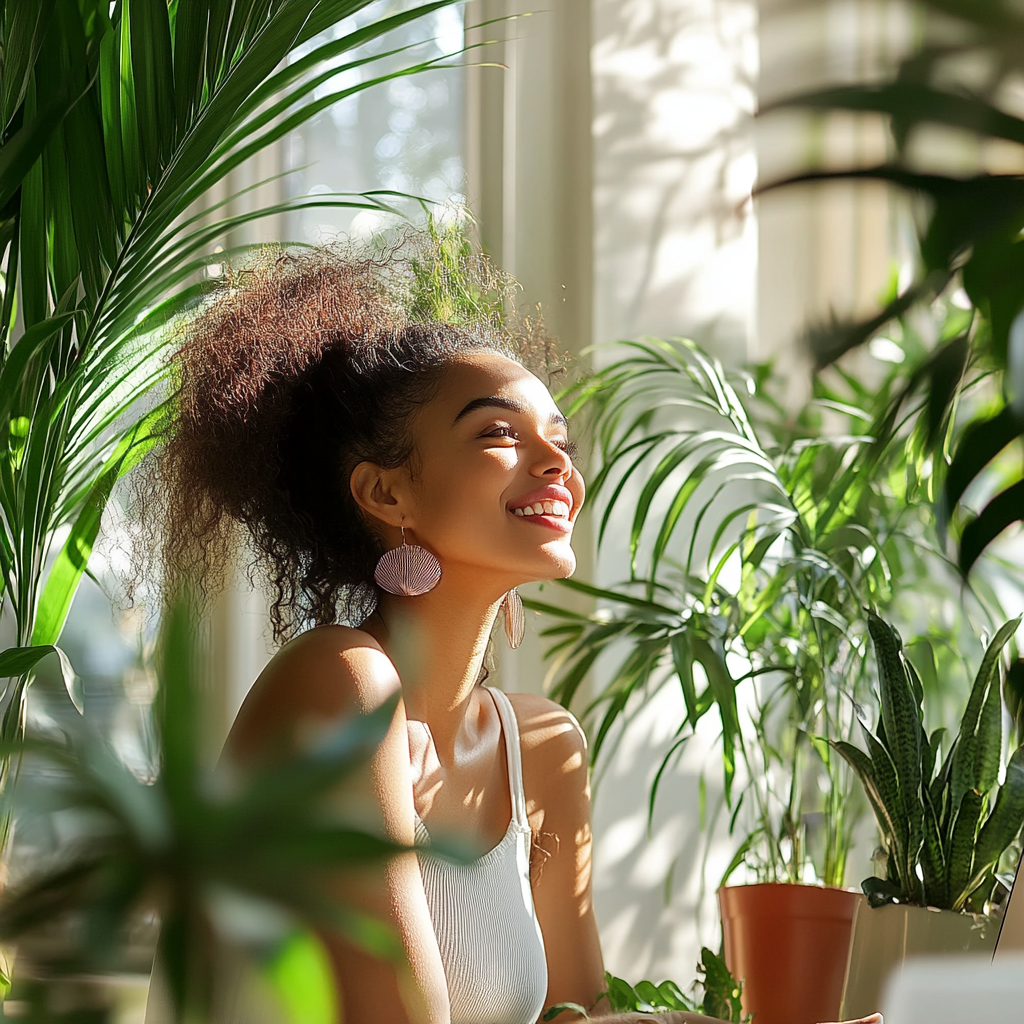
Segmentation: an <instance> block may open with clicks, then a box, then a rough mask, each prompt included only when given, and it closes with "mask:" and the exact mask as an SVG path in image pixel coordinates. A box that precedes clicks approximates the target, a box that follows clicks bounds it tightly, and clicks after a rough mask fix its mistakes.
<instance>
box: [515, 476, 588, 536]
mask: <svg viewBox="0 0 1024 1024" xmlns="http://www.w3.org/2000/svg"><path fill="white" fill-rule="evenodd" d="M572 510H573V496H572V493H571V492H570V491H569V489H568V488H567V487H561V486H559V485H558V484H548V485H547V486H546V487H538V488H536V489H535V490H532V491H530V492H529V493H528V494H524V495H523V496H522V497H520V498H517V499H516V500H515V501H513V502H511V503H510V504H509V506H508V511H509V512H511V513H512V514H513V515H514V516H516V517H517V518H519V519H523V520H525V521H527V522H531V523H536V524H537V525H539V526H546V527H548V529H552V530H557V531H558V532H559V533H571V532H572V520H571V519H570V515H571V513H572Z"/></svg>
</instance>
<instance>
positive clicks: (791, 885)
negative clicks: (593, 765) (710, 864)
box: [718, 882, 863, 895]
mask: <svg viewBox="0 0 1024 1024" xmlns="http://www.w3.org/2000/svg"><path fill="white" fill-rule="evenodd" d="M756 888H760V889H781V888H786V889H821V890H823V891H827V892H853V893H857V894H858V895H863V893H862V892H861V890H860V889H855V888H853V887H852V886H848V885H825V884H824V883H819V882H741V883H739V884H738V885H722V886H719V888H718V892H725V890H727V889H756Z"/></svg>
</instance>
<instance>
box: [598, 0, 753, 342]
mask: <svg viewBox="0 0 1024 1024" xmlns="http://www.w3.org/2000/svg"><path fill="white" fill-rule="evenodd" d="M594 19H595V23H594V45H593V53H592V62H593V90H594V92H593V95H594V121H593V124H594V161H595V194H594V217H595V262H596V273H595V340H596V341H598V342H603V341H613V340H616V339H619V338H624V337H634V336H636V335H637V334H655V335H657V334H662V335H666V334H667V335H678V334H680V333H687V334H689V335H691V336H694V337H697V338H698V339H699V340H702V341H705V342H708V343H710V344H713V345H715V346H717V347H718V348H719V349H720V350H727V351H728V352H729V353H731V354H736V355H738V356H739V357H740V358H742V357H743V355H744V354H745V351H746V345H747V338H748V336H749V333H750V329H751V323H752V318H753V315H754V298H755V262H754V261H755V258H756V245H755V240H754V239H755V235H754V221H753V218H752V216H751V211H750V204H749V195H750V189H751V187H752V185H753V182H754V174H755V169H756V167H755V161H754V154H753V149H752V146H751V142H750V138H749V131H748V117H749V115H750V114H751V113H752V112H753V109H754V102H755V92H754V89H755V80H756V74H757V37H756V9H755V5H754V4H752V3H748V2H733V0H685V2H682V3H680V2H669V0H627V2H624V3H623V2H613V0H600V2H597V3H596V4H595V6H594ZM722 354H725V352H724V351H723V352H722Z"/></svg>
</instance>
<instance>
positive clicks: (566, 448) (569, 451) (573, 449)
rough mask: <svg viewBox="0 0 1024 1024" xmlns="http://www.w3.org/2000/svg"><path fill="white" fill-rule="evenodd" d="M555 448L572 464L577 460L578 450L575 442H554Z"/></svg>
mask: <svg viewBox="0 0 1024 1024" xmlns="http://www.w3.org/2000/svg"><path fill="white" fill-rule="evenodd" d="M555 447H557V448H561V449H562V451H563V452H565V454H566V455H568V456H569V459H570V461H572V462H575V461H576V459H577V458H579V454H580V450H579V447H578V446H577V444H576V442H575V441H568V440H566V441H561V440H559V441H555Z"/></svg>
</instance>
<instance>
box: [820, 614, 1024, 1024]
mask: <svg viewBox="0 0 1024 1024" xmlns="http://www.w3.org/2000/svg"><path fill="white" fill-rule="evenodd" d="M1019 624H1020V618H1019V617H1018V618H1016V619H1013V620H1011V621H1010V622H1007V623H1006V624H1005V625H1003V626H1002V627H1001V628H1000V629H999V631H998V632H997V633H996V635H995V637H994V638H993V639H992V642H991V643H990V644H989V646H988V650H987V651H986V652H985V656H984V658H983V660H982V663H981V667H980V668H979V669H978V674H977V675H976V676H975V679H974V685H973V686H972V688H971V692H970V696H969V697H968V700H967V706H966V708H965V709H964V713H963V717H962V718H961V721H960V728H959V731H958V733H957V735H956V736H955V737H954V738H953V739H952V741H951V742H949V743H946V741H945V735H944V734H945V730H944V729H941V728H940V729H936V730H935V731H934V732H933V733H932V734H931V735H930V736H929V735H928V734H927V733H926V731H925V729H924V725H923V724H922V723H923V717H924V706H923V704H924V694H923V689H922V686H921V683H920V680H919V679H918V677H917V673H916V672H915V671H914V668H913V666H912V665H911V663H910V662H909V661H908V660H907V659H906V657H905V656H904V654H903V645H902V643H901V641H900V637H899V634H898V633H897V632H896V630H895V629H893V628H892V627H891V626H890V625H888V624H887V623H886V622H885V621H883V620H882V619H881V618H879V617H878V616H877V615H875V614H873V613H870V612H869V615H868V628H869V630H870V632H871V640H872V643H873V645H874V650H875V657H876V660H877V662H878V679H879V697H880V700H879V704H880V709H881V713H880V716H879V721H878V727H877V729H876V731H875V732H871V730H869V729H868V728H867V726H864V728H863V734H864V740H865V744H866V746H867V750H863V749H861V748H860V747H857V746H854V745H853V744H850V743H846V742H843V741H834V742H833V746H834V747H835V749H836V750H837V751H838V752H839V753H840V754H841V755H842V756H843V757H844V758H845V759H846V760H847V761H848V763H849V764H850V766H851V767H852V768H853V770H854V771H855V772H856V774H857V777H858V779H860V781H861V783H862V785H863V786H864V790H865V793H866V794H867V797H868V800H869V801H870V803H871V807H872V810H873V811H874V813H875V819H876V821H877V823H878V829H879V832H880V834H881V837H882V849H883V851H884V855H885V877H884V878H876V877H872V878H868V879H866V880H865V881H864V883H863V889H864V892H865V894H866V895H867V897H868V898H867V901H866V902H865V903H864V904H862V905H861V906H860V907H858V910H857V916H856V919H855V923H854V934H853V943H852V946H851V951H850V966H849V975H848V979H847V983H846V989H845V993H844V998H843V1013H844V1014H845V1015H847V1016H859V1015H861V1014H863V1013H869V1012H872V1011H873V1010H874V1009H877V1006H878V997H879V995H880V993H881V988H882V985H883V984H884V982H885V977H886V973H887V971H889V970H891V969H892V968H893V967H896V966H898V965H899V963H900V962H901V961H902V960H903V958H905V957H907V956H912V955H914V954H915V953H934V952H953V951H958V950H977V951H986V952H990V951H991V950H992V949H993V948H994V945H995V940H996V934H997V931H998V928H997V927H996V926H995V925H994V924H993V923H992V922H991V921H990V920H989V919H988V918H986V917H985V916H984V915H985V914H986V913H987V912H988V911H989V910H990V909H991V907H992V906H993V902H994V900H995V898H996V896H997V895H999V886H1000V883H999V881H998V879H997V878H996V869H997V867H998V866H999V862H1000V859H1001V858H1002V857H1003V854H1004V853H1006V851H1007V850H1008V849H1009V848H1010V847H1011V844H1013V843H1014V841H1015V840H1016V839H1017V837H1018V835H1019V834H1020V831H1021V826H1022V825H1024V745H1022V746H1018V747H1017V749H1016V750H1014V752H1013V754H1012V755H1011V757H1010V760H1009V763H1008V764H1007V765H1006V774H1005V779H1004V781H1003V783H1002V785H999V784H998V782H999V774H1000V767H1001V766H1002V756H1001V752H1002V699H1001V696H1000V688H1001V676H1002V660H1003V659H1002V653H1003V649H1004V648H1005V646H1006V644H1007V643H1008V642H1009V640H1010V638H1011V637H1012V636H1013V634H1014V632H1015V631H1016V629H1017V627H1018V625H1019ZM1003 894H1005V890H1004V892H1003Z"/></svg>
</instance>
